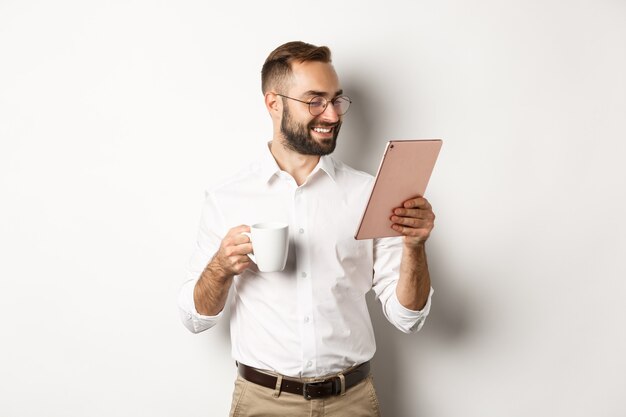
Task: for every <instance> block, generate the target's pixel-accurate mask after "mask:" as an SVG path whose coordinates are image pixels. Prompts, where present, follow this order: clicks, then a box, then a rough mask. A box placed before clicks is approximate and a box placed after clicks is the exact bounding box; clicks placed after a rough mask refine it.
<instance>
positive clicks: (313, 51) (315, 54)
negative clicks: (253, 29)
mask: <svg viewBox="0 0 626 417" xmlns="http://www.w3.org/2000/svg"><path fill="white" fill-rule="evenodd" d="M307 61H319V62H331V59H330V49H328V47H326V46H315V45H311V44H310V43H305V42H300V41H294V42H287V43H285V44H283V45H281V46H279V47H278V48H276V49H274V50H273V51H272V52H271V53H270V54H269V56H268V57H267V59H266V60H265V63H264V64H263V69H262V70H261V89H262V90H263V94H265V93H266V92H267V91H269V90H271V89H274V88H277V87H283V86H284V83H285V82H286V81H287V78H288V77H289V76H290V75H291V63H292V62H307Z"/></svg>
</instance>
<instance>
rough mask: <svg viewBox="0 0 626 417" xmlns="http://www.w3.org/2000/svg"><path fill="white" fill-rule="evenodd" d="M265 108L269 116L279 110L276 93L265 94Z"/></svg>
mask: <svg viewBox="0 0 626 417" xmlns="http://www.w3.org/2000/svg"><path fill="white" fill-rule="evenodd" d="M265 108H267V111H268V112H270V114H272V113H274V112H278V111H279V110H280V103H279V101H278V96H277V95H276V93H271V92H270V93H265Z"/></svg>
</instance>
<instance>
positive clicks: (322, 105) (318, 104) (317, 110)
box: [309, 97, 328, 116]
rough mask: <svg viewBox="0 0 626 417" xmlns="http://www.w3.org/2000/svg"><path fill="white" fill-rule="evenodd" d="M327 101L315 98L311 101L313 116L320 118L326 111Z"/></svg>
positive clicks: (310, 108) (310, 107)
mask: <svg viewBox="0 0 626 417" xmlns="http://www.w3.org/2000/svg"><path fill="white" fill-rule="evenodd" d="M327 103H328V102H327V101H326V99H325V98H324V97H313V98H312V99H311V101H309V111H310V112H311V114H312V115H313V116H319V115H320V114H322V113H324V110H326V105H327Z"/></svg>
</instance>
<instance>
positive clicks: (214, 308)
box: [193, 258, 234, 316]
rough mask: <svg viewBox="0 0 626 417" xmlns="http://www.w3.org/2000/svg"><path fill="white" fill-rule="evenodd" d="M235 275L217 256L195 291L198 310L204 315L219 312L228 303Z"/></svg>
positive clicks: (206, 269) (205, 270)
mask: <svg viewBox="0 0 626 417" xmlns="http://www.w3.org/2000/svg"><path fill="white" fill-rule="evenodd" d="M233 276H234V275H230V274H228V273H227V272H226V271H224V270H223V269H222V268H221V267H220V266H219V265H218V263H217V262H216V260H215V258H214V259H213V260H211V262H209V263H208V265H207V266H206V268H204V271H203V272H202V275H201V276H200V279H199V280H198V282H197V283H196V286H195V288H194V291H193V300H194V303H195V305H196V311H198V313H200V314H202V315H204V316H215V315H217V314H219V313H220V312H221V311H222V310H223V309H224V305H226V299H227V298H228V290H229V289H230V286H231V285H232V282H233Z"/></svg>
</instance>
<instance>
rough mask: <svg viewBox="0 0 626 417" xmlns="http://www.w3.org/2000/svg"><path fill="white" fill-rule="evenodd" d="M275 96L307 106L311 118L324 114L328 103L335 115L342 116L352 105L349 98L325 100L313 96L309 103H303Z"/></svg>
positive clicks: (340, 97) (290, 98)
mask: <svg viewBox="0 0 626 417" xmlns="http://www.w3.org/2000/svg"><path fill="white" fill-rule="evenodd" d="M276 95H277V96H281V97H284V98H288V99H289V100H295V101H299V102H300V103H304V104H308V105H309V113H311V114H312V115H313V116H319V115H320V114H322V113H324V111H325V110H326V107H328V103H329V102H330V103H332V105H333V107H334V109H335V112H336V113H337V115H338V116H343V115H344V114H346V113H347V112H348V109H349V108H350V104H351V103H352V100H350V98H349V97H346V96H339V97H335V98H334V99H332V100H327V99H325V98H324V97H321V96H315V97H313V98H312V99H311V100H309V101H303V100H298V99H297V98H293V97H287V96H284V95H282V94H278V93H276Z"/></svg>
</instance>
